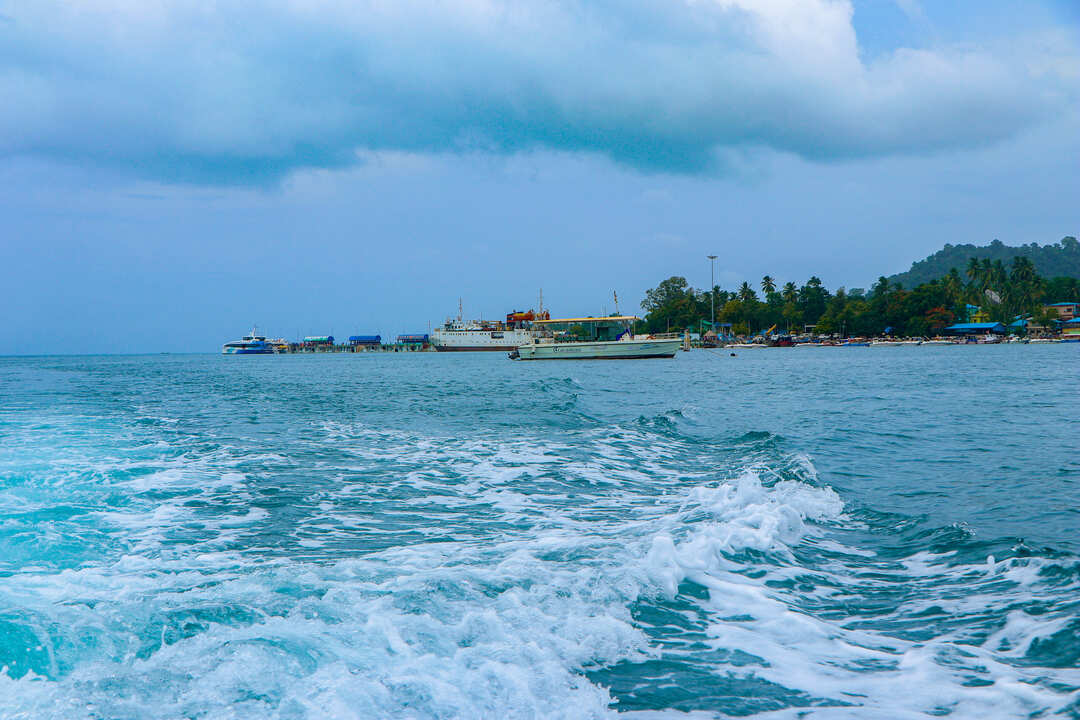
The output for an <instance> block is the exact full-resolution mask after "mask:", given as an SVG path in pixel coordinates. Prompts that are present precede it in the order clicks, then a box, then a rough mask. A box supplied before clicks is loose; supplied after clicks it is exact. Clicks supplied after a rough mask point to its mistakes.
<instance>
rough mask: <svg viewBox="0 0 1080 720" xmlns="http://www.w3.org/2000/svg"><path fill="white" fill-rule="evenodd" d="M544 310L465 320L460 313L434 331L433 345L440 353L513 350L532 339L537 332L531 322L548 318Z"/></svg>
mask: <svg viewBox="0 0 1080 720" xmlns="http://www.w3.org/2000/svg"><path fill="white" fill-rule="evenodd" d="M547 316H548V315H547V313H545V312H543V311H541V312H539V313H534V312H533V311H532V310H529V311H528V312H512V313H508V314H507V316H506V320H505V322H504V321H502V320H487V321H485V320H472V321H468V322H466V321H465V320H463V319H462V317H461V314H460V313H459V314H458V316H457V318H456V319H453V318H452V319H449V320H447V321H446V323H445V324H443V326H442V327H440V328H435V329H434V330H432V331H431V345H432V347H434V348H435V349H436V350H438V351H439V352H480V351H485V350H487V351H491V350H504V351H507V350H513V349H514V348H516V347H517V346H519V345H524V344H526V343H529V342H532V340H533V338H534V337H536V336H537V334H538V332H537V331H536V330H535V329H533V327H532V323H533V321H535V320H537V319H542V318H545V317H547Z"/></svg>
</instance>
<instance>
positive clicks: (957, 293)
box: [941, 268, 964, 308]
mask: <svg viewBox="0 0 1080 720" xmlns="http://www.w3.org/2000/svg"><path fill="white" fill-rule="evenodd" d="M941 284H942V286H943V287H944V288H945V298H946V299H947V300H948V302H949V305H950V306H952V307H953V308H955V307H956V306H957V305H959V304H960V299H961V297H962V296H963V291H964V281H963V280H961V279H960V273H959V272H958V271H957V269H956V268H951V269H950V270H949V274H948V275H946V276H945V277H944V278H943V279H942V281H941Z"/></svg>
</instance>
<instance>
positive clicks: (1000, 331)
mask: <svg viewBox="0 0 1080 720" xmlns="http://www.w3.org/2000/svg"><path fill="white" fill-rule="evenodd" d="M944 332H945V334H946V335H986V334H987V333H990V334H992V335H1004V334H1005V324H1004V323H999V322H972V323H956V324H955V325H950V326H949V327H947V328H945V331H944Z"/></svg>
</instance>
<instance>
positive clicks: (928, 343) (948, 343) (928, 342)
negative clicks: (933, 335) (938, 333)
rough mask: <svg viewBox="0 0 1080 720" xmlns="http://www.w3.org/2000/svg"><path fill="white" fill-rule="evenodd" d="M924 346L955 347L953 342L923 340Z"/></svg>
mask: <svg viewBox="0 0 1080 720" xmlns="http://www.w3.org/2000/svg"><path fill="white" fill-rule="evenodd" d="M922 344H923V345H955V344H956V342H954V341H953V340H923V343H922Z"/></svg>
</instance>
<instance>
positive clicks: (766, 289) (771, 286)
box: [761, 275, 776, 296]
mask: <svg viewBox="0 0 1080 720" xmlns="http://www.w3.org/2000/svg"><path fill="white" fill-rule="evenodd" d="M761 292H763V293H765V295H766V296H768V295H772V294H773V293H774V292H776V281H774V280H773V279H772V277H771V276H769V275H766V276H765V277H763V278H761Z"/></svg>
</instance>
